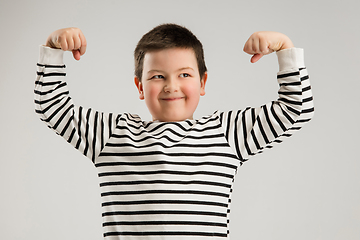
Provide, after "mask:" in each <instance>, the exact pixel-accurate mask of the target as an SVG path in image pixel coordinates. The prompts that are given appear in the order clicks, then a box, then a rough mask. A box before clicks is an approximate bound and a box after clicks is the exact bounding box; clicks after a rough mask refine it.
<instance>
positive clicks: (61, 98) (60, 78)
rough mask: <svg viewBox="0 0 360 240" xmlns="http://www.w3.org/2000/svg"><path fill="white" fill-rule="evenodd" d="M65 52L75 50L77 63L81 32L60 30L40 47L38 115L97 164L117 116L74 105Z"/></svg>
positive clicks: (83, 45) (82, 40)
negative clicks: (67, 80)
mask: <svg viewBox="0 0 360 240" xmlns="http://www.w3.org/2000/svg"><path fill="white" fill-rule="evenodd" d="M64 51H72V53H73V56H74V58H75V59H77V60H79V59H80V56H81V55H83V54H84V53H85V51H86V39H85V37H84V35H83V34H82V32H81V31H80V29H77V28H66V29H60V30H57V31H55V32H53V33H52V34H51V35H50V36H49V37H48V39H47V41H46V46H40V57H39V62H38V64H37V68H38V70H37V79H36V82H35V90H34V93H35V109H36V113H37V114H38V115H39V116H40V119H41V120H42V121H44V122H45V123H46V125H47V126H48V127H49V128H51V129H53V130H54V131H55V132H56V133H57V134H58V135H60V136H62V137H63V138H64V139H65V140H66V141H68V142H69V143H70V144H71V145H73V146H74V147H75V148H76V149H78V150H79V151H80V152H81V153H82V154H84V155H85V156H87V157H88V158H90V159H91V160H92V161H93V162H95V159H96V157H97V156H98V155H99V153H100V151H101V150H102V149H103V148H104V145H105V144H106V141H107V140H108V139H109V138H110V136H111V134H112V130H113V129H114V128H115V126H116V119H117V117H118V116H116V115H114V114H111V113H109V114H105V113H101V112H97V111H94V110H92V109H86V108H83V107H81V106H80V107H77V106H75V105H74V104H73V101H72V99H71V97H70V96H69V91H68V88H67V84H66V81H65V76H66V73H65V65H64V63H63V54H64Z"/></svg>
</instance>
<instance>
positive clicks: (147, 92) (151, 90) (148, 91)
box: [144, 84, 161, 102]
mask: <svg viewBox="0 0 360 240" xmlns="http://www.w3.org/2000/svg"><path fill="white" fill-rule="evenodd" d="M160 92H161V87H160V86H158V85H157V84H147V85H146V86H145V87H144V97H145V100H146V101H149V102H151V101H153V100H156V99H157V98H158V95H159V93H160Z"/></svg>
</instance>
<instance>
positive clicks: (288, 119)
mask: <svg viewBox="0 0 360 240" xmlns="http://www.w3.org/2000/svg"><path fill="white" fill-rule="evenodd" d="M277 56H278V61H279V72H278V74H277V80H278V83H279V87H280V89H279V91H278V99H277V100H275V101H272V102H270V103H267V104H265V105H263V106H260V107H258V108H251V107H248V108H246V109H244V110H239V111H229V112H222V113H220V119H221V124H222V127H223V130H224V134H225V137H226V139H227V141H228V143H229V145H230V147H231V148H232V149H233V151H234V152H235V153H236V155H237V156H238V158H239V159H240V161H242V162H243V161H246V160H248V159H249V158H250V157H251V156H254V155H256V154H257V153H261V152H262V151H263V150H264V149H265V148H272V147H273V146H274V145H275V144H277V143H281V142H282V141H283V140H284V139H286V138H288V137H290V136H292V134H293V133H294V132H296V131H299V130H300V129H301V128H302V126H303V125H304V124H305V123H307V122H309V121H310V120H311V118H312V117H313V113H314V106H313V96H312V92H311V86H310V80H309V76H308V73H307V69H306V67H305V65H304V54H303V49H299V48H291V49H285V50H281V51H279V52H277Z"/></svg>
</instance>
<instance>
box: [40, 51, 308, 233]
mask: <svg viewBox="0 0 360 240" xmlns="http://www.w3.org/2000/svg"><path fill="white" fill-rule="evenodd" d="M277 54H278V59H279V64H280V72H279V73H278V75H277V79H278V82H279V85H280V89H279V92H278V93H279V98H278V99H277V100H276V101H272V102H270V103H268V104H266V105H263V106H261V107H258V108H246V109H244V110H239V111H229V112H219V111H216V112H215V113H213V114H211V115H210V116H207V117H203V118H201V119H198V120H186V121H182V122H146V121H143V120H141V118H140V117H139V116H137V115H133V114H129V113H122V114H112V113H110V114H105V113H102V112H98V111H94V110H92V109H85V108H83V107H77V106H75V105H74V104H73V102H72V100H71V98H70V97H69V92H68V89H67V85H66V82H65V79H64V78H65V65H64V64H63V60H62V55H63V52H62V51H61V50H56V49H50V48H46V47H40V59H39V63H38V72H37V75H38V77H37V79H36V83H35V106H36V113H38V114H39V115H40V118H41V120H42V121H44V122H45V123H46V124H47V125H48V126H49V127H50V128H51V129H53V130H54V131H55V132H56V133H57V134H59V135H61V136H62V137H63V138H65V139H66V140H67V141H68V142H69V143H70V144H71V145H73V146H74V147H75V148H76V149H78V150H79V151H81V152H82V153H83V154H84V155H85V156H87V157H88V158H89V159H91V160H92V162H93V163H94V165H95V167H96V168H97V170H98V176H99V180H100V187H101V197H102V212H103V213H102V216H103V228H104V237H105V239H132V240H133V239H210V238H211V239H229V230H228V228H229V214H230V202H231V201H230V200H231V193H232V184H233V180H234V176H235V174H236V172H237V169H238V167H239V166H241V165H242V163H243V162H245V161H247V160H248V159H249V158H250V157H251V156H253V155H255V154H257V153H260V152H262V151H263V150H264V149H265V148H271V147H273V146H274V145H275V144H277V143H281V142H282V141H283V140H284V139H285V138H288V137H290V136H291V135H292V134H293V133H294V132H295V131H298V130H299V129H300V128H301V127H302V125H303V124H304V123H306V122H308V121H309V120H310V119H311V117H312V115H313V110H314V109H313V105H312V94H311V88H310V82H309V78H308V75H307V72H306V68H305V67H304V64H303V53H302V49H296V48H293V49H287V50H283V51H280V52H278V53H277Z"/></svg>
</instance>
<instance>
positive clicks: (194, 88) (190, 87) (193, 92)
mask: <svg viewBox="0 0 360 240" xmlns="http://www.w3.org/2000/svg"><path fill="white" fill-rule="evenodd" d="M183 92H184V93H185V94H186V95H187V97H188V98H192V99H194V100H196V99H199V98H200V83H199V84H197V83H193V84H187V85H185V86H184V87H183Z"/></svg>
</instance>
